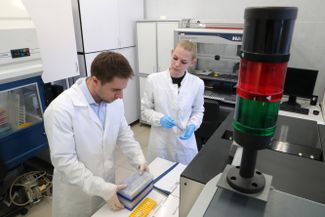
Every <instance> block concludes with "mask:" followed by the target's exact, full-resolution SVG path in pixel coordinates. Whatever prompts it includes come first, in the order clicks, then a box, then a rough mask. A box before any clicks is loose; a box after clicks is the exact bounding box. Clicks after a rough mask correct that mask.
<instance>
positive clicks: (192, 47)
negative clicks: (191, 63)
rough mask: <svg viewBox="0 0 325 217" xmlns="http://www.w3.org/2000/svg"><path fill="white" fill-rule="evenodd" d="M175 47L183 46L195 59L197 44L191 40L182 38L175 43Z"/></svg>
mask: <svg viewBox="0 0 325 217" xmlns="http://www.w3.org/2000/svg"><path fill="white" fill-rule="evenodd" d="M176 47H182V48H184V50H187V51H189V52H191V54H192V57H193V59H196V56H197V46H196V44H195V43H193V42H192V41H191V40H188V39H182V40H180V41H179V42H178V43H177V45H176Z"/></svg>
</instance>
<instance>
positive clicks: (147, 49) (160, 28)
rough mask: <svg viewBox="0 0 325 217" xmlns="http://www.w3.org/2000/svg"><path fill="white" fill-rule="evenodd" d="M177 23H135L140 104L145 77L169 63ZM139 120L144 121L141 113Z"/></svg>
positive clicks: (150, 21)
mask: <svg viewBox="0 0 325 217" xmlns="http://www.w3.org/2000/svg"><path fill="white" fill-rule="evenodd" d="M179 24H180V22H179V20H139V21H137V23H136V30H137V31H136V34H137V57H138V72H139V74H138V79H139V96H140V100H139V104H140V106H141V103H140V102H141V98H142V96H143V91H144V88H145V83H146V77H147V76H148V75H149V74H151V73H155V72H159V71H163V70H166V69H168V67H169V65H170V59H171V51H172V49H173V48H174V30H175V29H177V28H178V27H179ZM140 121H141V122H142V123H146V122H145V121H144V120H143V118H141V115H140ZM146 124H148V123H146Z"/></svg>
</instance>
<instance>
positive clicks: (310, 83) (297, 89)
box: [283, 67, 318, 107]
mask: <svg viewBox="0 0 325 217" xmlns="http://www.w3.org/2000/svg"><path fill="white" fill-rule="evenodd" d="M317 74H318V71H317V70H311V69H299V68H291V67H288V69H287V74H286V79H285V84H284V94H285V95H288V96H289V100H288V101H287V102H284V103H283V104H284V105H286V106H290V107H300V104H298V103H297V102H296V97H302V98H308V99H310V98H311V97H312V96H313V92H314V87H315V83H316V79H317Z"/></svg>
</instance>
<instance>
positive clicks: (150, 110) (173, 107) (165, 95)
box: [141, 70, 204, 165]
mask: <svg viewBox="0 0 325 217" xmlns="http://www.w3.org/2000/svg"><path fill="white" fill-rule="evenodd" d="M203 93H204V83H203V81H202V80H201V79H200V78H198V77H197V76H194V75H192V74H190V73H188V72H187V73H186V75H185V77H184V78H183V80H182V82H181V86H180V88H178V86H177V84H173V83H172V79H171V76H170V72H169V70H167V71H163V72H159V73H153V74H150V75H149V76H148V77H147V83H146V88H145V91H144V94H143V98H142V100H141V114H142V117H143V119H144V120H145V121H147V122H148V123H150V124H151V132H150V138H149V144H148V153H147V160H148V161H149V162H151V161H152V160H154V159H155V158H156V157H161V158H165V159H168V160H171V161H176V162H180V163H182V164H185V165H187V164H189V163H190V162H191V160H192V159H193V158H194V156H195V155H196V154H197V152H198V150H197V145H196V140H195V136H194V134H193V135H192V137H191V138H189V139H188V140H180V139H179V136H180V135H181V134H182V133H183V130H185V128H186V126H188V125H189V124H194V125H195V126H196V129H198V128H199V127H200V125H201V123H202V118H203V112H204V107H203V104H204V96H203ZM164 115H169V116H170V117H172V118H173V119H174V120H176V122H177V125H178V126H179V127H180V128H181V129H182V130H180V129H178V128H177V127H173V128H171V129H166V128H164V127H162V126H161V125H160V119H161V118H162V117H163V116H164Z"/></svg>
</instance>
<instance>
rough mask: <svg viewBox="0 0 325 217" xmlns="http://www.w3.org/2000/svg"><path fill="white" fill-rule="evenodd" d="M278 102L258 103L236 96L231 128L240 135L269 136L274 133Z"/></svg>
mask: <svg viewBox="0 0 325 217" xmlns="http://www.w3.org/2000/svg"><path fill="white" fill-rule="evenodd" d="M279 106H280V101H278V102H260V101H254V100H249V99H244V98H241V97H239V96H237V105H236V111H235V117H234V119H235V120H234V122H233V127H234V129H235V130H238V131H240V132H242V133H247V134H253V135H260V136H271V135H273V134H274V132H275V125H276V121H277V117H278V111H279Z"/></svg>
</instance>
